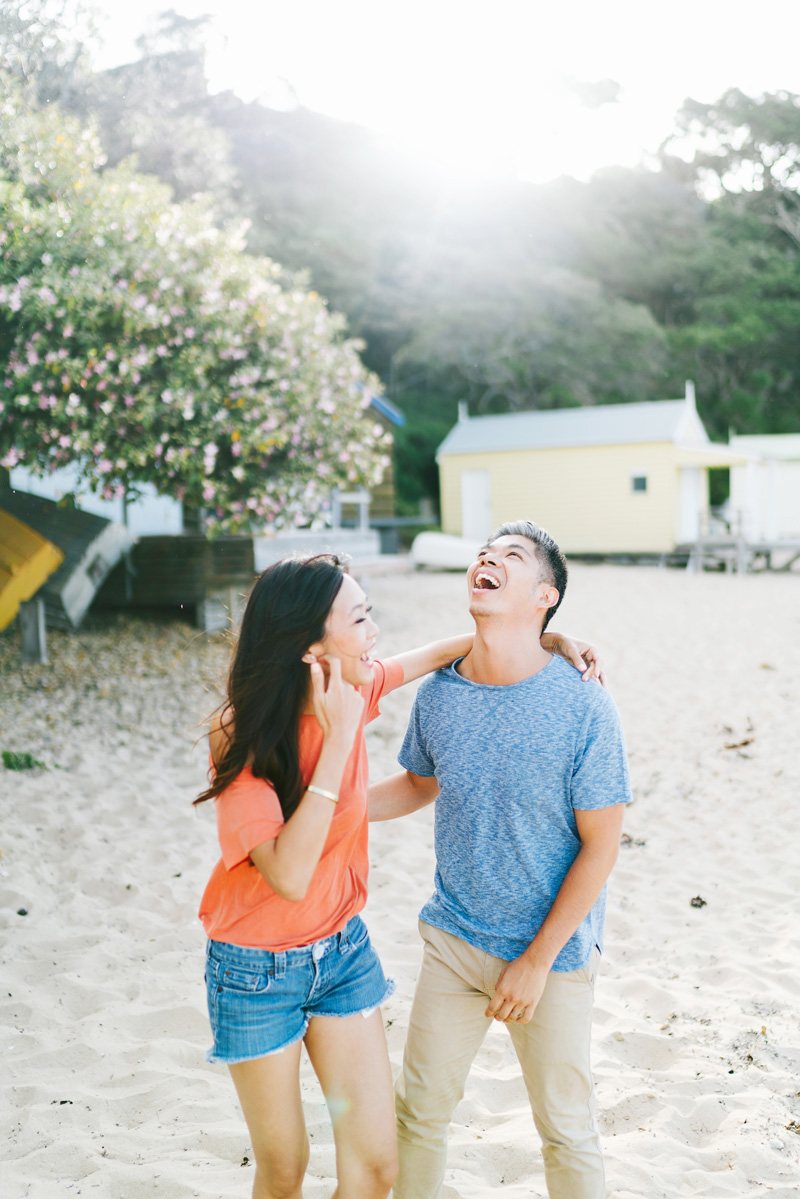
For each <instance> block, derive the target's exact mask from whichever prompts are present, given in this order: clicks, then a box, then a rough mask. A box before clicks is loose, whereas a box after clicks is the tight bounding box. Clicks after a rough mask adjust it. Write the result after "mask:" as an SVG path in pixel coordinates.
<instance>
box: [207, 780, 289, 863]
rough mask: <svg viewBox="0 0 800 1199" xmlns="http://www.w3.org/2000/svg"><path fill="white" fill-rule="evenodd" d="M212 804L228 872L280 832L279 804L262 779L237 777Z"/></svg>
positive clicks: (281, 816)
mask: <svg viewBox="0 0 800 1199" xmlns="http://www.w3.org/2000/svg"><path fill="white" fill-rule="evenodd" d="M215 803H216V809H217V835H218V836H219V844H220V849H221V850H222V860H223V862H224V863H225V867H226V869H228V870H233V868H234V866H238V865H239V864H240V863H241V862H245V861H247V858H248V857H249V856H250V853H251V851H252V850H254V849H255V848H256V846H257V845H262V844H263V842H264V841H272V840H274V838H275V837H277V835H278V833H279V832H280V831H281V829H282V828H283V825H284V819H283V813H282V811H281V805H280V800H279V799H278V796H277V794H276V793H275V791H274V790H273V788H272V787H271V786H270V785H269V783H267V782H265V780H264V779H257V778H253V777H252V775H250V776H249V777H248V776H244V777H242V776H240V777H239V778H237V779H234V781H233V782H232V783H231V784H230V786H228V787H226V788H225V790H224V791H223V792H222V793H221V794H220V795H218V796H217V798H216V801H215Z"/></svg>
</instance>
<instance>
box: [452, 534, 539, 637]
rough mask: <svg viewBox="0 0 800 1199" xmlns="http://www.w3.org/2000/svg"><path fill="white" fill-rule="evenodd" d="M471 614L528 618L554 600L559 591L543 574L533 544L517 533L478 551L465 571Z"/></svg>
mask: <svg viewBox="0 0 800 1199" xmlns="http://www.w3.org/2000/svg"><path fill="white" fill-rule="evenodd" d="M467 588H468V592H469V610H470V612H471V614H472V615H473V616H474V617H476V618H477V617H483V616H495V615H496V616H517V615H518V616H519V617H520V618H522V619H524V620H526V621H530V619H531V617H532V616H533V615H534V613H535V612H536V611H537V610H542V609H543V610H546V609H547V608H549V607H551V606H552V604H553V603H555V601H556V599H557V598H558V592H557V591H556V589H555V588H554V587H553V585H552V583H549V582H548V581H547V580H546V578H545V577H544V572H543V570H542V564H541V562H540V561H539V557H538V555H537V553H536V546H535V545H534V544H533V542H532V541H528V539H527V538H526V537H521V536H519V535H517V534H509V535H508V536H504V537H498V538H496V539H495V540H494V541H492V542H490V543H488V544H487V545H485V546H483V548H482V549H481V550H479V551H478V556H477V558H476V560H475V561H474V562H473V563H472V565H471V566H470V568H469V570H468V571H467Z"/></svg>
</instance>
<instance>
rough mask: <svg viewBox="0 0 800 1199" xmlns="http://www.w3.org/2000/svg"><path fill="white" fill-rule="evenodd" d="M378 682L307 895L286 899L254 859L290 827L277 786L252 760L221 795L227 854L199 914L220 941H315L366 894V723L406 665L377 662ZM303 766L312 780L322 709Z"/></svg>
mask: <svg viewBox="0 0 800 1199" xmlns="http://www.w3.org/2000/svg"><path fill="white" fill-rule="evenodd" d="M372 670H373V677H372V684H371V685H370V686H367V687H362V688H361V693H362V695H363V696H364V698H365V700H366V703H365V705H364V715H363V717H362V722H361V726H360V727H359V730H358V732H357V734H356V738H355V742H354V745H353V750H352V753H351V754H350V757H349V758H348V760H347V764H346V766H345V769H344V774H343V775H342V783H341V786H340V788H339V802H338V804H337V805H336V808H335V810H334V813H333V820H332V821H331V827H330V829H329V831H328V838H327V841H326V842H325V848H324V849H323V851H322V857H321V858H320V860H319V863H318V865H317V868H316V870H315V871H314V876H313V878H312V880H311V885H310V886H309V888H308V893H307V895H306V897H305V899H303V900H300V901H299V902H294V901H292V900H289V899H283V898H282V897H281V896H280V895H278V894H276V892H275V891H273V890H272V888H271V887H270V885H269V883H268V882H267V881H266V879H265V878H264V877H263V875H261V874H260V873H259V871H258V870H257V869H256V867H255V866H254V865H253V864H252V862H251V861H250V856H249V855H250V853H251V851H252V850H253V849H255V848H256V846H257V845H261V844H263V842H264V841H269V840H271V839H272V838H274V837H277V836H278V834H279V833H280V831H281V829H282V828H283V826H284V823H285V822H284V819H283V814H282V812H281V805H280V802H279V800H278V796H277V794H276V792H275V790H274V789H273V788H272V787H271V786H270V784H269V783H268V782H266V781H265V780H264V779H257V778H254V776H253V774H252V772H251V770H250V769H249V767H245V769H244V770H243V771H242V772H241V774H240V775H238V777H237V778H235V779H234V781H233V782H232V783H231V784H230V785H229V786H227V787H226V788H225V790H224V791H222V792H221V793H220V794H219V795H218V796H217V797H216V800H215V801H214V802H215V805H216V811H217V832H218V834H219V842H220V847H221V849H222V857H221V859H220V861H219V862H217V864H216V866H215V867H214V870H213V872H212V874H211V878H210V879H209V880H208V885H207V887H206V889H205V891H204V893H203V898H202V899H201V901H200V911H199V916H200V919H201V921H202V923H203V927H204V928H205V930H206V933H207V935H208V936H209V938H210V939H211V940H213V941H225V942H228V943H229V944H232V945H242V946H246V947H248V948H254V949H271V950H273V952H276V953H277V952H280V951H281V950H284V949H292V948H295V947H297V946H299V945H310V944H311V942H312V941H318V940H319V939H320V938H321V937H329V936H331V935H332V934H333V933H335V932H338V931H339V929H341V928H343V927H344V926H345V924H346V923H347V921H348V920H349V919H350V918H351V916H354V915H355V914H356V912H360V911H361V909H362V908H363V907H364V904H365V903H366V901H367V874H368V871H369V858H368V852H367V830H368V823H367V747H366V744H365V741H364V725H366V724H368V723H369V721H371V720H374V719H375V717H376V716H378V715H379V708H378V703H379V701H380V699H381V696H383V695H385V694H386V693H387V692H389V691H392V690H394V688H395V687H399V686H400V684H401V683H402V682H403V668H402V666H401V665H400V663H399V662H397V661H395V660H393V659H391V658H389V659H387V660H386V661H385V662H379V661H376V662H374V663H373V667H372ZM299 737H300V769H301V771H302V774H303V779H304V780H305V781H306V782H310V781H311V778H312V776H313V774H314V770H315V769H316V765H317V761H318V759H319V755H320V752H321V750H322V729H321V727H320V725H319V722H318V721H317V719H316V717H315V716H301V717H300V732H299Z"/></svg>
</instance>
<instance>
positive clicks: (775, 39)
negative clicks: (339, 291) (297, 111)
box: [97, 0, 800, 180]
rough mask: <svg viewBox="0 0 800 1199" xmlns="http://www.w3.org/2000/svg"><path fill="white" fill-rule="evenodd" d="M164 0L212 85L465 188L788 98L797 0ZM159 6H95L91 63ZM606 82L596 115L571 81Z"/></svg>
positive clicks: (618, 159)
mask: <svg viewBox="0 0 800 1199" xmlns="http://www.w3.org/2000/svg"><path fill="white" fill-rule="evenodd" d="M172 2H173V3H174V6H175V7H176V8H177V9H178V11H179V12H181V13H183V14H184V15H187V16H194V15H198V14H200V13H209V14H210V15H211V16H212V17H213V19H214V33H213V36H212V41H211V46H210V57H209V70H210V77H211V86H212V89H213V90H217V89H221V88H227V87H232V88H233V89H234V90H235V91H237V92H238V93H239V94H240V95H241V96H243V97H244V98H245V99H252V98H255V97H260V98H262V99H263V100H264V101H265V102H266V103H273V104H283V103H287V102H288V99H289V97H290V96H291V95H292V94H294V95H295V96H296V98H297V100H298V101H299V102H300V103H302V104H305V105H307V106H308V107H309V108H313V109H316V110H317V111H319V112H324V113H328V114H329V115H331V116H334V117H339V118H341V119H344V120H350V121H355V122H357V123H359V124H363V125H367V126H369V127H371V128H372V129H374V130H376V131H377V132H378V133H379V134H380V135H382V136H383V137H385V138H386V139H388V140H390V141H392V142H394V143H396V144H398V145H400V146H401V147H402V148H404V149H405V150H408V151H410V152H411V153H413V154H414V155H416V156H419V157H420V158H421V159H423V160H426V161H428V162H430V163H433V164H435V165H436V166H437V168H438V169H440V170H441V169H445V170H449V171H452V172H453V174H454V175H457V176H462V177H465V178H469V177H477V178H481V177H486V176H487V175H493V174H497V173H504V174H505V173H509V172H512V173H515V174H518V175H520V176H522V177H524V178H529V179H536V180H545V179H548V178H552V177H553V176H556V175H559V174H564V173H566V174H573V175H577V176H579V177H584V178H585V177H586V176H587V175H588V174H590V173H591V172H592V171H593V170H594V169H596V168H597V167H600V166H604V165H608V164H611V163H624V164H633V163H636V162H639V161H641V160H642V158H643V157H644V156H645V155H646V154H647V153H652V152H653V151H654V150H655V149H656V147H657V146H658V144H659V142H660V141H661V140H662V139H663V138H664V137H665V136H666V135H667V134H668V133H669V132H670V130H671V127H672V118H673V115H674V113H675V111H676V110H677V108H678V107H679V106H680V104H681V102H682V100H683V99H684V98H685V97H686V96H689V95H691V96H693V97H695V98H697V99H702V100H712V99H715V98H716V97H717V96H719V95H720V94H721V93H722V92H723V91H724V90H725V89H726V88H728V87H734V86H736V87H740V88H742V89H743V90H744V91H747V92H751V93H757V92H762V91H775V90H778V89H786V90H789V91H797V92H800V50H798V47H799V46H800V0H759V3H758V4H755V3H750V4H746V5H745V4H743V5H741V6H739V5H736V4H734V3H731V2H730V0H727V2H722V0H705V2H704V0H693V2H692V0H670V3H665V4H662V5H655V4H653V3H646V2H645V0H605V2H603V0H594V2H592V3H588V2H586V0H573V2H572V3H571V2H570V0H560V2H559V3H558V4H554V3H552V2H548V3H545V2H544V0H489V2H481V3H471V2H470V0H425V2H423V0H402V3H400V2H397V0H282V2H281V3H275V2H274V0H202V2H199V0H172ZM164 7H167V4H166V3H165V4H162V5H151V3H150V0H144V3H143V4H142V7H141V8H140V9H139V11H138V12H137V11H136V10H135V8H134V6H133V5H131V4H130V3H129V0H98V2H97V8H98V9H99V10H100V11H101V13H102V14H103V21H102V24H101V33H102V34H103V35H104V37H105V41H106V44H105V48H104V51H103V53H102V57H101V59H100V65H111V64H114V63H118V62H123V61H126V60H129V59H130V58H132V57H134V56H135V51H134V39H135V37H136V36H137V34H138V33H140V32H141V30H142V28H143V26H144V25H145V24H146V22H147V20H148V18H149V17H150V16H152V15H153V14H154V13H157V12H158V11H159V10H160V9H162V8H164ZM739 12H741V13H744V14H745V16H744V17H739V16H738V15H737V13H739ZM605 79H610V80H613V81H615V82H616V83H618V84H619V85H620V88H621V92H620V96H619V100H618V102H617V103H613V104H605V105H603V106H601V107H600V108H596V109H594V110H591V109H587V108H586V107H584V106H583V105H581V103H580V102H579V100H578V98H577V96H576V94H575V92H574V91H573V90H572V88H571V86H570V84H571V82H572V81H577V82H579V83H594V82H596V81H600V80H605Z"/></svg>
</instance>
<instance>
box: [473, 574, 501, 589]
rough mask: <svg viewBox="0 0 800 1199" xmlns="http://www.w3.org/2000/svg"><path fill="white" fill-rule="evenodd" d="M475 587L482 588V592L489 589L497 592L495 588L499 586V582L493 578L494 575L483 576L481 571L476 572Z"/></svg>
mask: <svg viewBox="0 0 800 1199" xmlns="http://www.w3.org/2000/svg"><path fill="white" fill-rule="evenodd" d="M475 586H476V587H482V588H484V590H488V589H489V588H492V589H493V590H497V588H498V587H499V586H500V582H499V580H498V579H496V578H495V577H494V575H487V574H484V573H483V571H478V573H477V574H476V576H475Z"/></svg>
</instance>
